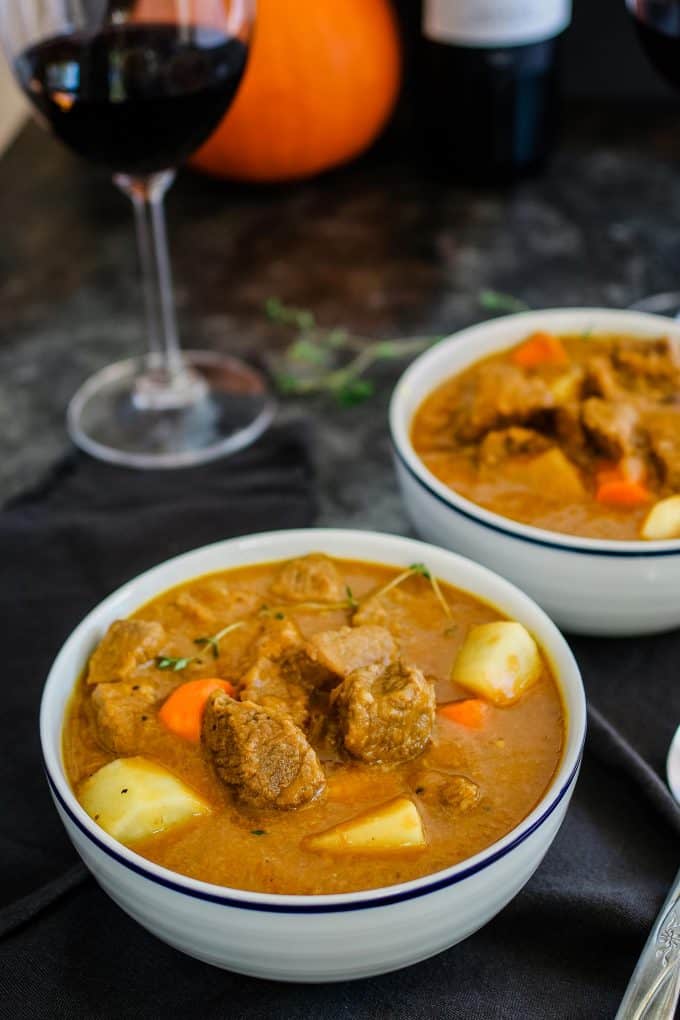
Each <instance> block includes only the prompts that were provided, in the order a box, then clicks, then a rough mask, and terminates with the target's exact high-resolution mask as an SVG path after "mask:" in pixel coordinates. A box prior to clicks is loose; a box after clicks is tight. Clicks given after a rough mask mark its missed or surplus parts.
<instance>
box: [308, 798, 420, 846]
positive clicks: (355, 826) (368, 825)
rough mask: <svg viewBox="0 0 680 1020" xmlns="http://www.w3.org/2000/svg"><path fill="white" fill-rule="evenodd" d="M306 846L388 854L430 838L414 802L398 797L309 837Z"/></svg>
mask: <svg viewBox="0 0 680 1020" xmlns="http://www.w3.org/2000/svg"><path fill="white" fill-rule="evenodd" d="M306 845H307V847H308V848H309V849H310V850H329V851H330V852H331V853H385V852H386V851H390V850H412V849H418V848H420V847H424V846H425V845H426V839H425V833H424V831H423V823H422V821H421V818H420V815H419V814H418V809H417V807H416V806H415V804H414V803H413V801H412V800H409V799H408V797H397V799H396V800H392V801H390V802H389V803H388V804H383V805H381V807H378V808H372V809H371V810H370V811H365V812H364V813H363V814H361V815H357V816H356V818H350V819H349V821H347V822H341V824H340V825H336V826H335V827H334V828H332V829H328V830H327V831H326V832H322V833H320V834H319V835H317V836H309V837H308V838H307V840H306Z"/></svg>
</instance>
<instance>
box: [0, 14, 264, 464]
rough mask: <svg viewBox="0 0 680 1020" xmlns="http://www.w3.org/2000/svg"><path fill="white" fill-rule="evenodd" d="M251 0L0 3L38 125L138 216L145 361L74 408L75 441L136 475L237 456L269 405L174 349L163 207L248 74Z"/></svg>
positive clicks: (256, 390) (249, 375) (235, 371)
mask: <svg viewBox="0 0 680 1020" xmlns="http://www.w3.org/2000/svg"><path fill="white" fill-rule="evenodd" d="M254 19H255V0H0V34H1V36H2V40H3V42H4V45H5V49H6V51H7V53H8V56H9V59H10V62H11V64H12V67H13V69H14V73H15V75H16V77H17V78H18V80H19V82H20V84H21V85H22V87H23V89H24V91H25V92H26V94H27V96H28V97H29V99H30V100H31V102H32V104H33V105H34V107H35V109H36V110H37V112H38V113H39V114H40V115H41V120H43V121H46V122H47V123H48V124H49V125H50V127H51V129H52V131H53V133H54V134H55V135H56V136H57V137H58V138H59V139H60V140H61V141H62V142H64V143H65V144H66V145H68V146H69V147H70V148H71V149H73V150H75V151H76V152H77V153H79V154H80V155H81V156H84V157H85V158H86V159H89V160H90V161H92V162H94V163H98V164H101V165H104V166H105V167H107V168H108V169H109V170H110V171H111V172H112V174H113V179H114V181H115V183H116V184H117V186H118V187H119V188H120V189H121V190H122V191H123V192H124V193H125V194H126V195H127V196H128V197H129V198H130V200H131V201H132V205H133V208H134V213H135V222H136V229H137V238H138V244H139V254H140V262H141V269H142V284H143V290H144V295H145V301H146V313H147V314H146V318H147V333H148V347H149V350H148V354H147V355H146V356H145V357H143V358H140V359H130V360H127V361H123V362H120V363H118V364H115V365H110V366H108V367H107V368H105V369H103V370H102V371H101V372H99V373H98V374H97V375H95V376H93V377H92V378H91V379H89V380H87V382H86V383H85V384H84V385H83V386H82V387H81V389H80V390H79V391H78V393H77V394H76V395H75V397H74V398H73V400H72V402H71V404H70V406H69V410H68V425H69V431H70V433H71V436H72V438H73V439H74V441H75V442H76V443H77V444H78V445H79V446H81V447H82V448H83V449H85V450H87V451H88V452H89V453H91V454H93V455H94V456H97V457H99V458H102V459H104V460H108V461H112V462H115V463H118V464H123V465H127V466H131V467H139V468H154V467H158V468H171V467H182V466H188V465H192V464H197V463H201V462H204V461H207V460H211V459H214V458H216V457H219V456H223V455H225V454H228V453H231V452H234V451H235V450H238V449H241V448H242V447H244V446H246V445H247V444H248V443H250V442H252V441H253V440H254V439H255V438H257V436H259V435H260V433H261V432H262V431H263V430H264V429H265V428H266V427H267V425H268V424H269V422H270V420H271V417H272V415H273V400H272V398H271V396H270V394H269V391H268V387H267V384H266V382H265V380H264V378H263V377H262V376H261V375H260V373H258V372H257V371H255V369H253V368H251V367H250V366H248V365H246V364H244V363H243V362H241V361H238V360H237V359H235V358H232V357H229V356H227V355H225V354H220V353H218V352H215V351H188V352H183V351H182V349H181V346H180V343H179V339H178V332H177V323H176V317H175V308H174V299H173V291H172V277H171V269H170V261H169V257H168V246H167V237H166V228H165V218H164V208H163V199H164V196H165V193H166V192H167V190H168V188H169V187H170V185H171V184H172V182H173V180H174V176H175V168H176V166H177V165H178V164H180V163H181V162H183V161H184V160H185V159H186V158H187V157H188V156H189V155H190V154H191V153H192V152H193V151H194V150H195V149H197V148H198V147H199V146H200V145H201V144H202V143H203V142H204V141H205V140H206V139H207V138H208V137H209V135H210V134H211V132H212V131H213V130H214V128H215V127H216V126H217V125H218V123H219V122H220V120H221V118H222V117H223V116H224V114H225V113H226V111H227V110H228V108H229V106H230V105H231V103H232V101H233V99H234V97H235V95H236V93H237V91H238V87H239V85H240V83H241V80H242V78H243V75H244V73H245V69H246V64H247V58H248V49H249V43H250V39H251V35H252V31H253V27H254Z"/></svg>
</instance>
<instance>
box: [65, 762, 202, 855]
mask: <svg viewBox="0 0 680 1020" xmlns="http://www.w3.org/2000/svg"><path fill="white" fill-rule="evenodd" d="M79 793H80V797H79V799H80V803H81V804H82V806H83V807H84V808H85V810H86V811H87V813H88V815H90V817H91V818H93V819H94V821H95V822H97V824H98V825H100V826H101V827H102V829H104V830H105V831H106V832H108V834H109V835H110V836H113V837H114V839H117V840H120V842H121V843H134V842H137V840H140V839H147V838H148V837H149V836H153V835H154V833H157V832H164V831H165V830H166V829H169V828H171V826H173V825H177V824H178V823H179V822H184V821H187V820H188V819H189V818H192V817H194V816H196V815H205V814H208V813H209V811H210V807H209V806H208V804H206V802H205V801H204V800H203V799H202V798H201V797H199V796H197V794H195V793H194V792H193V791H192V790H190V789H189V788H188V787H187V786H185V785H184V783H183V782H181V780H179V779H177V778H176V777H175V776H173V775H172V773H171V772H168V771H167V770H166V769H164V768H162V767H161V766H160V765H156V764H155V763H154V762H152V761H148V760H147V759H146V758H139V757H136V758H116V759H115V761H111V762H109V763H108V765H104V766H102V768H100V769H99V770H98V771H97V772H95V773H94V775H91V776H90V777H89V778H88V779H86V780H85V782H84V783H83V784H82V786H81V788H80V791H79Z"/></svg>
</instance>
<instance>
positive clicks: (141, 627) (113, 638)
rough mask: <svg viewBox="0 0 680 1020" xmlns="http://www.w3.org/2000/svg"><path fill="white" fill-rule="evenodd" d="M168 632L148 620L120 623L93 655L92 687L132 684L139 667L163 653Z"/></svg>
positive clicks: (88, 675)
mask: <svg viewBox="0 0 680 1020" xmlns="http://www.w3.org/2000/svg"><path fill="white" fill-rule="evenodd" d="M164 641H165V631H164V629H163V627H162V626H161V624H160V623H155V622H150V621H147V620H116V621H115V622H114V623H112V624H111V626H110V627H109V629H108V630H107V632H106V634H105V635H104V637H103V638H102V640H101V641H100V643H99V644H98V646H97V648H96V649H95V651H94V652H93V654H92V657H91V659H90V665H89V669H88V672H87V682H88V684H101V683H113V682H115V681H120V680H129V679H130V678H131V677H132V676H133V674H134V673H135V671H136V670H137V669H138V668H139V666H142V665H144V664H145V663H147V662H150V661H151V660H152V659H153V658H154V657H155V656H156V655H158V653H159V652H160V650H161V648H162V646H163V642H164Z"/></svg>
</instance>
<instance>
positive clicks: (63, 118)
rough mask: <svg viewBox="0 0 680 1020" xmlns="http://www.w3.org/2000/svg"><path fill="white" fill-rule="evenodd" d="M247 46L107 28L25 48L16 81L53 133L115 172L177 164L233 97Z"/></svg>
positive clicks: (200, 32)
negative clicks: (90, 33) (45, 119)
mask: <svg viewBox="0 0 680 1020" xmlns="http://www.w3.org/2000/svg"><path fill="white" fill-rule="evenodd" d="M246 59H247V48H246V46H245V45H244V44H243V43H242V42H241V41H240V40H239V39H233V38H229V37H228V36H225V35H224V34H223V33H222V32H220V31H219V29H214V28H209V27H202V26H201V25H188V26H183V27H182V26H179V25H173V24H153V23H151V24H149V23H142V24H134V23H132V24H122V25H111V26H110V27H107V28H105V29H104V30H103V31H101V32H97V33H95V34H93V35H88V34H86V33H73V34H66V35H61V36H57V37H55V38H52V39H47V40H44V41H42V42H40V43H38V44H37V45H35V46H31V47H30V48H28V49H27V50H25V51H24V52H23V53H21V54H20V55H19V56H18V57H17V58H16V60H15V68H16V75H17V77H18V79H19V81H20V82H21V84H22V85H23V87H24V89H25V90H26V92H27V93H28V94H29V95H30V97H31V99H32V100H33V103H34V104H35V106H36V107H37V109H38V110H39V111H40V112H41V113H42V114H43V116H44V117H46V118H47V120H48V121H49V123H50V125H51V127H52V130H53V131H54V133H55V135H57V137H58V138H59V139H60V140H61V141H62V142H64V143H65V144H66V145H68V146H70V147H71V148H72V149H74V150H75V151H76V152H77V153H79V154H80V155H81V156H85V157H86V158H87V159H89V160H91V161H92V162H95V163H100V164H104V165H105V166H106V167H108V169H110V170H112V171H114V172H116V173H128V174H148V173H154V172H156V171H159V170H165V169H167V168H168V167H173V166H176V165H177V164H178V163H181V162H183V161H184V160H185V159H186V158H187V157H188V156H190V155H191V153H192V152H194V150H195V149H197V148H198V147H199V146H200V145H201V144H202V143H203V142H204V141H205V140H206V139H207V138H208V137H209V135H210V134H211V132H212V131H213V130H214V128H215V127H216V126H217V124H218V123H219V121H220V119H221V118H222V116H223V114H224V111H225V110H226V109H227V108H228V107H229V105H230V104H231V101H232V99H233V98H234V96H235V95H236V91H237V89H238V87H239V84H240V82H241V79H242V77H243V74H244V71H245V68H246Z"/></svg>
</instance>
